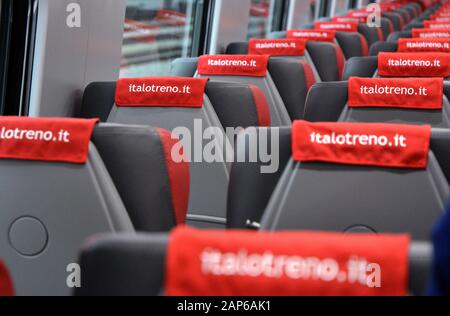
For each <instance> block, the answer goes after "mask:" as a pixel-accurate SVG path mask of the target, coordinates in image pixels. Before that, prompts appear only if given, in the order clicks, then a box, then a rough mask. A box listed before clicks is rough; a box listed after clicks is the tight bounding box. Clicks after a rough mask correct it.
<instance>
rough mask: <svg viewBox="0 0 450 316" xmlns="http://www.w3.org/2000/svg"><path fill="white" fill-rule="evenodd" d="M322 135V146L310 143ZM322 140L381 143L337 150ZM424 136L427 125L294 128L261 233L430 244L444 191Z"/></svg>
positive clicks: (442, 178) (443, 180)
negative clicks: (405, 236) (396, 236)
mask: <svg viewBox="0 0 450 316" xmlns="http://www.w3.org/2000/svg"><path fill="white" fill-rule="evenodd" d="M324 135H325V138H323V139H324V142H320V139H319V142H316V140H317V139H318V138H317V137H322V136H324ZM326 135H328V136H329V137H332V138H333V137H335V136H333V135H336V136H337V137H340V138H342V135H347V136H348V135H350V136H351V135H377V137H381V138H383V144H384V141H386V140H387V143H386V144H385V145H386V146H383V144H382V143H381V142H380V143H377V142H375V143H371V144H370V146H363V145H361V146H359V144H360V143H359V141H356V142H355V143H352V141H350V143H351V144H350V143H346V145H344V146H340V145H338V143H336V142H335V141H333V140H332V141H331V142H330V143H328V141H327V138H326V137H327V136H326ZM339 135H341V136H339ZM394 135H395V136H394ZM398 135H403V137H404V138H405V142H404V144H403V145H399V143H398V142H397V141H396V140H395V137H397V136H398ZM347 136H345V137H347ZM430 136H431V128H430V127H429V126H412V125H395V124H394V125H391V124H366V123H356V124H355V123H309V122H306V121H297V122H295V123H294V127H293V131H292V141H293V144H292V148H293V149H292V150H293V153H292V158H291V160H290V161H289V163H288V165H287V167H286V168H285V169H284V174H283V175H282V176H281V178H280V181H279V183H278V185H277V188H276V189H275V191H274V193H273V195H272V197H271V199H270V202H269V204H268V207H267V209H266V211H265V213H264V215H263V217H262V221H261V229H262V230H270V231H274V230H275V231H278V230H291V229H300V230H305V229H306V230H324V231H338V232H372V233H380V232H384V233H385V232H389V233H399V232H407V233H409V234H411V236H412V238H413V239H414V240H420V241H427V240H429V239H430V236H431V227H432V225H433V224H434V222H435V221H437V220H438V218H439V217H440V216H441V215H442V214H443V212H444V210H445V205H446V203H447V199H448V194H449V193H450V191H449V184H448V182H447V179H446V177H445V175H444V172H443V171H442V169H441V167H440V165H439V162H438V160H437V158H436V155H435V154H434V153H433V152H432V150H430V148H429V144H430ZM381 138H379V139H381ZM338 141H339V144H340V143H341V141H342V139H341V140H338ZM344 142H346V140H344ZM364 142H365V141H364ZM353 144H356V145H353ZM374 144H375V145H374ZM402 151H403V153H401V152H402ZM370 152H372V153H370ZM394 152H395V153H396V154H398V155H393V153H394ZM409 155H411V156H409ZM408 156H409V157H408ZM394 157H395V158H394ZM412 191H414V195H411V194H410V192H412Z"/></svg>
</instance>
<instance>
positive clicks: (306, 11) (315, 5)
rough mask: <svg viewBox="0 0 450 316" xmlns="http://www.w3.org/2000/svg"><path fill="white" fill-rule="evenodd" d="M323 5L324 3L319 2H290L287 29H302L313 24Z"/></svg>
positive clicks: (302, 0) (306, 0)
mask: <svg viewBox="0 0 450 316" xmlns="http://www.w3.org/2000/svg"><path fill="white" fill-rule="evenodd" d="M324 4H325V1H319V0H301V1H300V0H298V1H292V3H291V7H290V9H289V11H290V13H289V19H288V28H302V27H303V26H304V25H305V24H309V23H312V22H314V19H315V18H316V17H318V15H319V13H320V12H319V11H320V10H322V9H323V8H322V6H324ZM320 16H321V15H320Z"/></svg>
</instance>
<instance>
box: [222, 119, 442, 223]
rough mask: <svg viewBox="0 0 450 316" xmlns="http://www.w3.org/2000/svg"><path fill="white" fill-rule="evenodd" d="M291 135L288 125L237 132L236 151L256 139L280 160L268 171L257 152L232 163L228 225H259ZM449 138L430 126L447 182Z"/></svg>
mask: <svg viewBox="0 0 450 316" xmlns="http://www.w3.org/2000/svg"><path fill="white" fill-rule="evenodd" d="M291 139H292V133H291V129H290V128H288V127H286V128H271V129H269V130H268V131H267V130H266V129H256V130H254V129H248V130H246V131H245V132H244V133H241V135H239V137H238V139H237V142H236V155H240V156H244V157H246V156H248V155H250V151H251V148H252V147H251V146H250V144H251V142H256V141H258V142H259V144H260V146H264V147H265V148H273V146H277V147H276V148H275V149H274V150H276V152H277V153H279V154H278V157H277V158H278V162H279V163H278V168H277V170H276V172H271V173H262V172H261V170H262V169H261V168H262V167H263V166H265V165H266V163H267V162H266V161H265V160H264V159H263V157H259V156H258V159H257V160H256V161H254V162H235V163H233V165H232V169H231V176H230V186H229V192H228V207H227V212H228V227H229V228H235V229H246V228H247V229H248V228H251V229H255V228H257V229H258V228H260V227H261V226H260V223H261V217H262V215H263V214H264V212H265V209H266V207H267V204H268V202H269V200H270V198H271V196H272V194H273V192H274V190H275V187H276V186H277V184H278V182H279V180H280V178H281V176H282V174H283V172H284V170H285V169H286V166H287V165H288V162H289V160H290V158H291V156H292V143H291ZM449 141H450V133H449V131H448V129H433V133H432V138H431V149H432V152H433V153H434V155H435V157H436V159H437V161H438V162H439V165H440V168H441V170H442V172H443V173H444V175H445V177H446V179H447V181H448V182H449V183H450V164H449V159H450V149H449V146H450V142H449ZM261 142H264V143H261ZM261 144H263V145H261ZM274 144H276V145H274ZM317 183H318V184H319V183H320V182H317ZM250 188H251V189H250ZM325 200H326V199H325ZM330 205H332V204H330Z"/></svg>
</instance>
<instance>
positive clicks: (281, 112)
mask: <svg viewBox="0 0 450 316" xmlns="http://www.w3.org/2000/svg"><path fill="white" fill-rule="evenodd" d="M222 56H223V58H225V59H226V58H227V56H228V55H222ZM240 56H242V57H243V58H248V57H247V56H244V55H240ZM249 56H250V55H249ZM214 57H215V56H203V57H201V58H214ZM266 68H267V66H266ZM195 76H196V77H198V78H209V79H210V80H211V81H222V82H238V83H245V84H252V85H254V86H257V87H258V88H260V89H261V91H263V92H264V95H265V96H266V99H267V102H268V105H269V109H270V117H271V126H289V125H290V124H291V118H290V117H289V113H288V112H287V110H286V107H285V105H284V102H283V99H282V98H281V96H280V93H279V92H278V89H277V88H276V85H275V83H274V82H273V80H272V77H271V76H270V74H269V72H267V73H266V75H265V76H264V77H260V76H259V77H258V76H241V75H217V74H214V75H211V74H209V73H207V74H199V73H198V71H197V74H196V75H195Z"/></svg>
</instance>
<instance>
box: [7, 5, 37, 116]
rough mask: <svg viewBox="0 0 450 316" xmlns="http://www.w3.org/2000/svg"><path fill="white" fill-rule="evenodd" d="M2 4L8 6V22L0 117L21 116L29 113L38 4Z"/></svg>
mask: <svg viewBox="0 0 450 316" xmlns="http://www.w3.org/2000/svg"><path fill="white" fill-rule="evenodd" d="M3 3H7V4H8V8H9V14H10V20H9V30H8V32H9V43H8V48H7V53H6V54H7V55H8V57H7V64H6V68H5V69H4V73H3V76H4V82H3V88H4V89H5V91H4V92H5V93H4V94H3V105H2V107H1V114H2V115H19V116H23V115H28V113H29V104H30V95H31V78H32V72H33V57H34V45H35V38H36V23H37V13H38V0H27V3H26V4H23V2H22V3H20V4H18V5H15V4H14V0H3Z"/></svg>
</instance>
